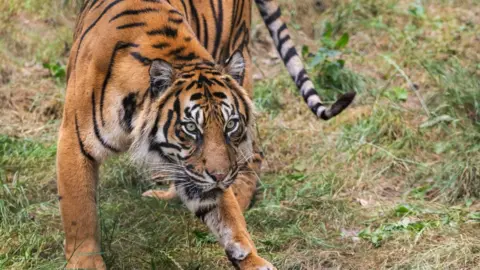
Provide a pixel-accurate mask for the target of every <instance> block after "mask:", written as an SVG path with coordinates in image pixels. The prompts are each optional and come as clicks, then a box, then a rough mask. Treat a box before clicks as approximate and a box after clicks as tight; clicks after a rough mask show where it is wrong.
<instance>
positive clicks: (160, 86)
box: [149, 59, 174, 97]
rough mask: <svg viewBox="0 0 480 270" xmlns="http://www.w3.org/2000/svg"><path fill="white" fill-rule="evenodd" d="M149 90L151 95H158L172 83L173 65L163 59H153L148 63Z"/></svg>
mask: <svg viewBox="0 0 480 270" xmlns="http://www.w3.org/2000/svg"><path fill="white" fill-rule="evenodd" d="M149 73H150V91H151V93H152V96H153V97H158V96H160V95H161V94H162V93H163V92H165V90H167V89H168V87H170V86H171V85H172V83H173V77H174V72H173V67H172V65H170V63H168V62H166V61H163V60H158V59H157V60H153V61H152V64H151V65H150V70H149Z"/></svg>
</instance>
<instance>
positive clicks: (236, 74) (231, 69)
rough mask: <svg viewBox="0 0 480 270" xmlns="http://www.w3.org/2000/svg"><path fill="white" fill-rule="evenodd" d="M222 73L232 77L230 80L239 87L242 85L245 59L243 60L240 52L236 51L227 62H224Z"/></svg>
mask: <svg viewBox="0 0 480 270" xmlns="http://www.w3.org/2000/svg"><path fill="white" fill-rule="evenodd" d="M223 72H224V73H227V74H229V75H230V76H232V78H233V79H235V80H236V81H237V82H238V83H239V84H240V85H242V84H243V77H244V76H245V58H243V55H242V52H241V51H239V50H236V51H235V52H234V53H233V54H232V55H231V56H230V57H229V58H228V59H227V61H225V65H224V66H223Z"/></svg>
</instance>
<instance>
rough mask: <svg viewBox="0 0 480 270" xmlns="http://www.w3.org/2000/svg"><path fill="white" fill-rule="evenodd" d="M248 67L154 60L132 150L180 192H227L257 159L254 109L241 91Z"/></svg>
mask: <svg viewBox="0 0 480 270" xmlns="http://www.w3.org/2000/svg"><path fill="white" fill-rule="evenodd" d="M244 72H245V62H244V58H243V56H242V54H241V53H240V52H236V53H234V54H233V55H232V56H231V57H230V58H229V60H227V62H226V64H225V65H224V66H222V67H220V66H217V65H214V64H212V63H209V62H203V63H199V64H192V65H187V66H182V67H180V66H175V65H171V64H169V63H167V62H165V61H162V60H155V61H153V62H152V64H151V66H150V79H151V82H150V95H151V98H152V99H154V100H155V101H153V102H151V104H150V106H149V107H147V108H146V109H144V112H143V114H142V115H141V116H140V123H142V122H143V124H142V125H141V126H140V128H138V129H137V130H136V138H135V142H134V144H133V148H134V150H135V152H136V153H137V156H139V155H141V157H142V158H145V157H146V158H147V160H148V161H147V162H148V165H149V167H151V168H152V170H153V172H154V173H156V174H157V175H160V176H161V177H162V178H163V179H167V180H170V181H173V182H174V183H175V184H176V186H177V187H179V186H183V187H195V188H196V189H197V190H200V192H208V191H211V190H225V189H226V188H228V187H229V186H230V185H231V184H232V183H233V182H234V180H235V178H236V176H237V174H238V173H239V172H240V171H241V170H245V169H246V168H247V166H246V164H247V162H248V160H249V159H250V157H251V156H252V134H253V133H252V130H253V129H252V127H253V105H252V101H251V99H250V98H249V97H248V95H247V93H246V91H245V90H244V89H243V88H242V87H241V86H240V85H241V81H242V80H243V75H244Z"/></svg>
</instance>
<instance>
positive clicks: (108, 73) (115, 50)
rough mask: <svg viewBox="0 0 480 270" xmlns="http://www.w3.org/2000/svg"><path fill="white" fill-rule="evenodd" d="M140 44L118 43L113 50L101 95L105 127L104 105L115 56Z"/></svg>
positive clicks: (101, 110) (102, 120)
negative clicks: (120, 51)
mask: <svg viewBox="0 0 480 270" xmlns="http://www.w3.org/2000/svg"><path fill="white" fill-rule="evenodd" d="M136 47H138V44H135V43H128V42H123V41H118V42H117V43H116V44H115V48H114V49H113V53H112V57H111V58H110V64H109V65H108V70H107V75H106V76H105V80H104V81H103V85H102V92H101V95H100V120H101V122H102V126H104V125H105V119H104V118H103V104H104V101H105V91H106V90H107V85H108V81H109V80H110V77H111V76H112V70H113V65H114V64H115V56H116V55H117V52H118V51H119V50H123V49H126V48H136Z"/></svg>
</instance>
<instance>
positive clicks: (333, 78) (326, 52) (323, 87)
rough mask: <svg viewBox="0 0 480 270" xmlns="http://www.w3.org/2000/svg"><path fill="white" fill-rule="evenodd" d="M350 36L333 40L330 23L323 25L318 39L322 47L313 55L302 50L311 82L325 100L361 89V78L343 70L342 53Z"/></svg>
mask: <svg viewBox="0 0 480 270" xmlns="http://www.w3.org/2000/svg"><path fill="white" fill-rule="evenodd" d="M349 40H350V36H349V34H348V33H344V34H342V35H341V36H340V37H339V38H338V39H336V38H334V28H333V26H332V24H331V23H330V22H327V23H326V24H325V31H324V33H323V35H322V38H321V39H320V42H321V44H322V47H320V49H318V51H317V52H316V53H315V54H312V53H310V51H309V48H308V47H306V46H304V47H303V48H302V55H303V57H304V58H306V60H307V62H308V67H309V69H310V70H311V71H312V74H315V76H314V78H313V81H314V83H315V84H316V86H317V88H318V89H319V92H320V95H321V96H322V97H326V98H327V100H329V101H333V100H335V95H336V94H338V93H346V92H350V91H360V90H361V89H362V88H363V84H364V82H363V78H362V77H361V76H360V75H358V74H356V73H354V72H352V71H351V70H348V69H347V68H345V60H344V59H342V55H343V52H344V50H345V48H346V47H347V45H348V42H349Z"/></svg>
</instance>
